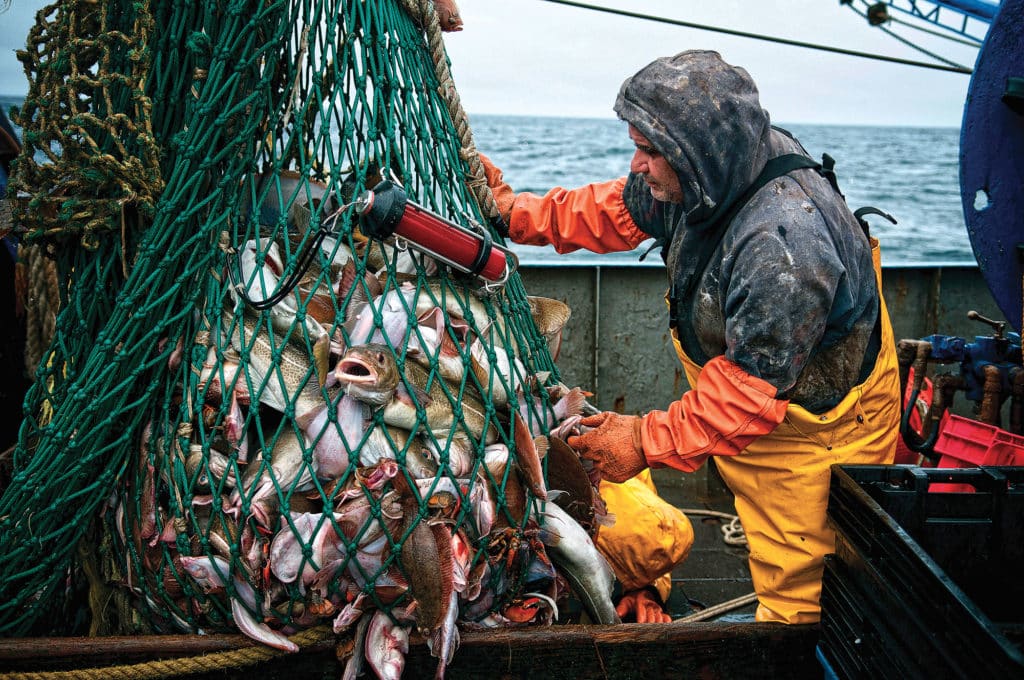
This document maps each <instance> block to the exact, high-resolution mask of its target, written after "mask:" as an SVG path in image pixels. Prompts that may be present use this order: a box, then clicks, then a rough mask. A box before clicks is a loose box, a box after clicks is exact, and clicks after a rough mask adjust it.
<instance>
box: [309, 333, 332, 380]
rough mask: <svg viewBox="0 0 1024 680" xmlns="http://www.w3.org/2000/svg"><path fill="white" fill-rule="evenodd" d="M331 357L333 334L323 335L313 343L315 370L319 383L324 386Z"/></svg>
mask: <svg viewBox="0 0 1024 680" xmlns="http://www.w3.org/2000/svg"><path fill="white" fill-rule="evenodd" d="M330 358H331V336H329V335H321V336H320V337H319V339H317V341H316V343H314V344H313V370H314V371H316V380H317V384H318V385H320V387H323V386H324V384H325V383H326V382H327V374H328V362H329V361H330Z"/></svg>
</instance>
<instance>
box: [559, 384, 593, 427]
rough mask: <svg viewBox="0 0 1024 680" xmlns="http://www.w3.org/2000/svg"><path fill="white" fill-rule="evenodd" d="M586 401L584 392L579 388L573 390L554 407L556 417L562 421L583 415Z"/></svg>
mask: <svg viewBox="0 0 1024 680" xmlns="http://www.w3.org/2000/svg"><path fill="white" fill-rule="evenodd" d="M586 401H587V397H586V393H585V392H584V391H583V390H581V389H580V388H579V387H574V388H572V389H571V390H569V391H568V392H566V394H565V396H563V397H562V398H561V399H559V400H558V401H557V402H556V403H555V405H554V407H553V408H554V411H555V417H556V418H557V419H558V420H560V421H561V420H565V419H566V418H571V417H572V416H578V415H581V414H582V413H583V407H584V404H586Z"/></svg>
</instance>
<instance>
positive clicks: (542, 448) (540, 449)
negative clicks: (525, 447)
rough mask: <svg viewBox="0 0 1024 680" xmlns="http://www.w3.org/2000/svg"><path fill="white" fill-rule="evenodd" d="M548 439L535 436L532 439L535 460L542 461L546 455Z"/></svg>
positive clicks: (542, 436)
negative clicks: (535, 451)
mask: <svg viewBox="0 0 1024 680" xmlns="http://www.w3.org/2000/svg"><path fill="white" fill-rule="evenodd" d="M548 446H550V444H549V443H548V438H547V437H545V436H544V435H537V436H536V437H534V438H533V447H534V448H535V449H537V458H538V459H540V460H544V457H545V456H546V455H548Z"/></svg>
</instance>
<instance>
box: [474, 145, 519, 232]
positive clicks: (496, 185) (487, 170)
mask: <svg viewBox="0 0 1024 680" xmlns="http://www.w3.org/2000/svg"><path fill="white" fill-rule="evenodd" d="M480 162H481V163H483V164H484V176H485V177H487V186H489V187H490V188H491V193H492V194H494V202H495V203H497V205H498V214H499V215H501V219H502V220H504V221H505V225H506V226H508V225H509V224H510V222H509V220H510V219H511V218H512V203H514V202H515V200H516V192H514V191H512V187H510V186H509V185H508V184H507V183H506V182H505V180H504V177H503V176H502V173H501V169H500V168H498V167H497V166H495V165H494V163H492V162H491V159H490V158H488V157H487V156H485V155H483V154H480Z"/></svg>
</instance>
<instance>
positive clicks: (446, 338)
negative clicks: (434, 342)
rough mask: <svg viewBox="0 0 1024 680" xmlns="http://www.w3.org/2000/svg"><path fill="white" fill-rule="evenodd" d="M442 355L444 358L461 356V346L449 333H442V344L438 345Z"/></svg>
mask: <svg viewBox="0 0 1024 680" xmlns="http://www.w3.org/2000/svg"><path fill="white" fill-rule="evenodd" d="M438 347H439V348H440V354H441V356H443V357H454V356H458V355H459V346H458V345H457V344H456V342H455V340H453V339H452V336H451V335H449V334H448V333H446V332H444V331H441V342H440V343H439V344H438Z"/></svg>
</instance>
